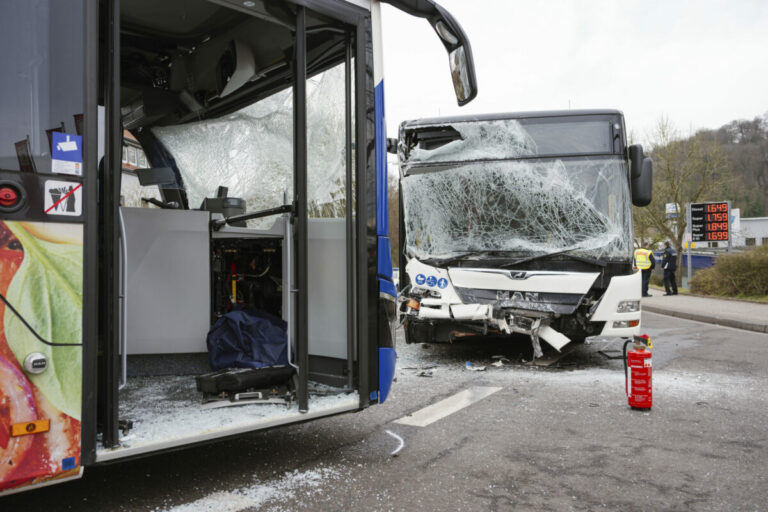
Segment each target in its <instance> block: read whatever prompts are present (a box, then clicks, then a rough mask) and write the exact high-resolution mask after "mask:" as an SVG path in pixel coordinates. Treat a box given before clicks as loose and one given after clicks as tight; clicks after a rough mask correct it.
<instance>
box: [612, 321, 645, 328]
mask: <svg viewBox="0 0 768 512" xmlns="http://www.w3.org/2000/svg"><path fill="white" fill-rule="evenodd" d="M638 325H640V320H617V321H615V322H613V328H614V329H626V328H628V327H637V326H638Z"/></svg>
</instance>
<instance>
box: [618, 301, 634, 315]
mask: <svg viewBox="0 0 768 512" xmlns="http://www.w3.org/2000/svg"><path fill="white" fill-rule="evenodd" d="M637 311H640V301H639V300H623V301H621V302H619V306H618V307H617V308H616V312H617V313H635V312H637Z"/></svg>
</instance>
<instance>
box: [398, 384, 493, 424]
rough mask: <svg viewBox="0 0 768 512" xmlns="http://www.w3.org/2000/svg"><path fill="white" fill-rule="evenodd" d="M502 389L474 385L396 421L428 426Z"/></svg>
mask: <svg viewBox="0 0 768 512" xmlns="http://www.w3.org/2000/svg"><path fill="white" fill-rule="evenodd" d="M500 389H501V388H498V387H481V386H474V387H471V388H469V389H465V390H464V391H460V392H459V393H456V394H455V395H453V396H449V397H448V398H446V399H444V400H440V401H439V402H437V403H435V404H432V405H429V406H427V407H425V408H423V409H420V410H418V411H416V412H415V413H413V414H411V415H410V416H403V417H402V418H400V419H397V420H395V421H394V423H399V424H401V425H411V426H413V427H426V426H427V425H430V424H432V423H434V422H436V421H437V420H441V419H443V418H445V417H446V416H450V415H451V414H453V413H455V412H458V411H460V410H462V409H464V408H465V407H468V406H470V405H472V404H473V403H475V402H479V401H480V400H482V399H483V398H485V397H487V396H490V395H492V394H494V393H495V392H497V391H499V390H500Z"/></svg>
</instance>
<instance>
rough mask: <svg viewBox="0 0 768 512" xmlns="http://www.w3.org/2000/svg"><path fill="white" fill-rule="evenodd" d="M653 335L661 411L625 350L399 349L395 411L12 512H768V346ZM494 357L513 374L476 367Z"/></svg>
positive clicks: (655, 325) (163, 461) (307, 427)
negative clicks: (634, 397) (640, 406)
mask: <svg viewBox="0 0 768 512" xmlns="http://www.w3.org/2000/svg"><path fill="white" fill-rule="evenodd" d="M643 330H644V331H645V332H647V333H648V334H650V335H651V337H652V338H653V340H654V344H655V348H654V351H653V359H654V361H653V371H654V407H653V410H652V411H650V412H642V411H636V410H632V409H630V408H629V407H628V406H627V403H626V398H625V395H624V375H623V370H622V366H621V361H620V360H615V359H609V358H607V357H605V356H604V355H602V354H601V353H600V351H601V350H612V349H618V348H620V342H618V341H613V342H610V341H596V342H593V343H592V344H589V345H582V346H579V347H578V348H577V349H576V350H574V351H573V352H571V353H570V354H568V355H567V356H565V357H563V358H562V359H561V360H560V361H559V362H558V363H557V364H556V365H554V366H552V367H548V368H537V367H532V366H530V365H526V364H525V363H523V362H522V360H523V359H526V358H528V357H530V356H529V353H530V349H529V346H528V343H527V342H526V341H525V340H518V341H516V342H484V343H479V344H468V343H466V344H461V345H452V346H451V345H429V346H426V347H424V346H421V345H413V346H406V345H405V344H404V343H401V345H400V346H399V347H398V352H399V354H400V359H399V363H398V364H399V369H398V372H397V382H396V383H395V385H394V388H393V391H392V394H391V395H390V398H389V400H388V401H387V402H386V403H385V404H383V405H380V406H376V407H373V408H371V409H369V410H366V411H364V412H360V413H356V414H346V415H341V416H337V417H333V418H327V419H323V420H319V421H315V422H312V423H307V424H303V425H295V426H291V427H287V428H282V429H278V430H274V431H270V432H262V433H255V434H251V435H247V436H243V437H240V438H237V439H233V440H229V441H223V442H219V443H216V444H210V445H206V446H202V447H198V448H193V449H186V450H182V451H179V452H174V453H169V454H164V455H159V456H155V457H148V458H144V459H140V460H136V461H133V462H128V463H120V464H115V465H111V466H104V467H93V468H88V469H87V470H86V472H85V476H84V478H83V479H82V480H79V481H76V482H72V483H66V484H61V485H57V486H52V487H49V488H44V489H39V490H36V491H33V492H31V493H23V494H19V495H14V496H10V497H7V498H0V510H2V511H12V510H19V511H25V512H31V511H36V510H41V511H42V510H45V511H58V510H74V511H106V510H126V511H145V510H150V511H158V512H159V511H172V512H190V511H215V512H235V511H240V510H264V511H272V510H331V511H334V510H366V511H371V510H553V511H561V510H562V511H566V510H621V511H635V510H637V511H640V510H654V511H655V510H702V511H704V510H706V511H710V510H728V511H736V510H745V511H747V510H748V511H755V510H768V433H767V432H768V431H767V430H766V425H768V407H766V405H768V404H767V403H766V402H768V393H766V391H767V390H768V335H766V334H758V333H753V332H747V331H739V330H736V329H731V328H725V327H717V326H713V325H708V324H702V323H697V322H692V321H687V320H681V319H676V318H672V317H665V316H661V315H656V314H651V313H646V314H644V315H643ZM609 354H610V352H609ZM494 355H504V356H506V357H507V358H509V359H510V363H509V364H505V365H504V366H502V367H500V368H497V367H492V366H488V367H487V368H486V370H485V371H468V370H465V369H464V366H465V362H466V361H470V362H471V365H472V366H473V367H478V366H483V365H489V364H490V363H491V362H493V361H494V359H493V358H492V356H494ZM432 364H436V365H437V366H436V367H435V368H433V369H432V371H433V374H432V376H431V377H423V376H418V373H419V372H421V371H423V370H422V367H425V366H429V365H432ZM408 368H415V369H408ZM486 388H499V389H497V390H494V391H488V392H489V393H491V394H490V395H489V396H486V397H485V398H482V399H480V400H478V401H476V402H474V403H471V404H470V405H467V406H466V407H464V408H461V409H459V410H456V411H455V412H453V413H451V414H449V415H447V416H446V417H443V418H442V419H438V420H436V421H434V422H432V423H429V424H428V425H426V426H423V427H420V426H411V425H404V424H401V423H396V422H395V420H398V419H399V418H403V417H406V418H407V417H408V416H407V415H409V414H412V413H416V412H417V411H419V410H420V409H422V408H424V407H427V406H430V405H433V404H435V403H437V402H439V401H441V400H443V399H446V398H450V397H452V396H453V395H455V394H457V393H462V392H463V393H464V394H466V393H467V390H470V391H472V390H474V391H477V390H478V389H486ZM461 396H464V395H461ZM420 414H421V413H419V414H415V415H414V416H412V417H411V418H418V417H420ZM406 421H408V420H406ZM387 431H389V432H390V433H388V432H387ZM398 437H399V438H400V439H402V441H403V442H404V445H403V446H402V448H401V449H400V451H399V453H398V454H397V455H396V456H392V455H391V452H392V451H394V450H396V449H397V448H398V447H399V446H400V445H401V442H400V440H399V439H398Z"/></svg>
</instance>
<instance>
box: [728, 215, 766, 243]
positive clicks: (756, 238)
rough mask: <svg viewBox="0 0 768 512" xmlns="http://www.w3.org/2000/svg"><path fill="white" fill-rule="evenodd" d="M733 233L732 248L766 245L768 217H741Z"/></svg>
mask: <svg viewBox="0 0 768 512" xmlns="http://www.w3.org/2000/svg"><path fill="white" fill-rule="evenodd" d="M740 224H741V225H740V226H739V229H738V230H734V233H733V245H734V247H745V246H746V247H751V246H754V245H768V217H751V218H745V217H742V218H741V220H740Z"/></svg>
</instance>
